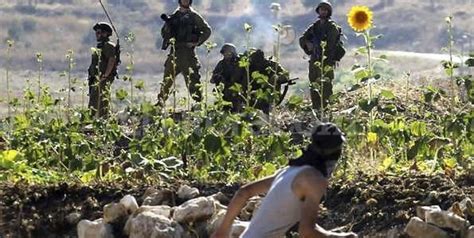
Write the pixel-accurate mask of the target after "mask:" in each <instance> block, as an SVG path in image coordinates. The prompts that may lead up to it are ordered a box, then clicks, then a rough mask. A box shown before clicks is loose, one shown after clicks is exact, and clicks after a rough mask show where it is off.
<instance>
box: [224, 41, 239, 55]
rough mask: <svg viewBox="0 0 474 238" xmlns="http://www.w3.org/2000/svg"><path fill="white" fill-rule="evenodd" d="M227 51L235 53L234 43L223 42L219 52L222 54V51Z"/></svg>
mask: <svg viewBox="0 0 474 238" xmlns="http://www.w3.org/2000/svg"><path fill="white" fill-rule="evenodd" d="M227 51H230V52H232V54H234V55H237V49H236V48H235V45H234V44H231V43H225V44H224V45H223V46H222V48H221V51H220V53H221V54H224V52H227Z"/></svg>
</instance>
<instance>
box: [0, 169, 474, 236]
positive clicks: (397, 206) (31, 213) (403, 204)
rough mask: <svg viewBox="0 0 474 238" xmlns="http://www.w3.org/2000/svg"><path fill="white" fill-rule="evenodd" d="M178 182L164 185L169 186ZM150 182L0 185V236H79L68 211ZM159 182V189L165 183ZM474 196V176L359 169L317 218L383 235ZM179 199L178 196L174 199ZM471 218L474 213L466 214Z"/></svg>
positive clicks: (88, 215) (207, 191) (208, 189)
mask: <svg viewBox="0 0 474 238" xmlns="http://www.w3.org/2000/svg"><path fill="white" fill-rule="evenodd" d="M179 185H180V183H176V184H175V185H170V186H167V188H169V189H171V190H172V191H177V189H176V187H177V186H179ZM193 186H195V187H197V188H199V189H200V191H201V193H202V195H211V194H214V193H217V192H218V191H221V192H223V193H224V194H225V195H226V196H227V197H229V198H230V197H231V196H232V195H233V193H234V192H235V191H236V190H237V188H238V187H239V185H233V186H225V185H223V184H194V185H193ZM150 187H153V186H149V185H133V184H119V183H114V184H108V183H102V184H97V185H92V186H78V185H67V184H61V185H55V186H26V185H21V184H17V185H12V184H3V185H0V198H1V199H0V200H1V201H0V218H1V220H0V237H1V238H4V237H5V238H6V237H47V238H50V237H51V238H53V237H77V236H76V226H75V225H72V224H69V223H68V222H67V219H66V216H67V215H68V214H70V213H72V212H78V213H80V214H81V219H89V220H93V219H96V218H100V217H101V216H102V207H103V206H104V205H105V204H107V203H110V202H118V200H120V199H121V198H122V197H123V196H124V195H127V194H131V195H134V196H135V197H136V198H137V200H138V203H139V204H140V203H141V202H142V201H143V199H142V195H143V194H144V192H145V190H146V189H147V188H150ZM164 188H165V187H160V188H159V189H164ZM473 196H474V176H473V175H471V176H462V177H459V178H456V179H453V180H452V179H450V178H448V177H446V176H444V175H436V176H421V175H410V176H403V177H392V176H366V175H360V176H359V177H357V178H355V179H353V180H352V181H344V180H343V179H337V180H335V181H332V185H331V188H330V190H329V191H328V194H327V198H326V200H325V202H324V205H323V207H322V210H321V211H322V212H321V216H320V222H319V223H320V224H321V225H322V226H323V227H325V228H327V229H337V230H345V231H347V230H352V231H354V232H357V233H358V234H359V235H364V237H367V236H368V235H370V236H372V237H373V236H377V235H379V237H383V236H384V235H383V234H386V232H387V231H389V230H391V229H393V228H395V229H396V228H399V229H402V228H403V227H404V225H406V224H407V222H408V220H409V218H410V217H412V216H414V215H415V210H416V206H417V205H434V204H436V205H440V206H441V208H442V209H448V208H449V207H450V206H451V204H453V203H454V202H456V201H461V200H463V199H464V198H466V197H471V198H473ZM181 202H183V201H176V203H177V204H179V203H181ZM470 221H471V223H472V222H473V221H474V219H473V218H472V217H471V218H470Z"/></svg>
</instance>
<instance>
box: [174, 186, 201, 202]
mask: <svg viewBox="0 0 474 238" xmlns="http://www.w3.org/2000/svg"><path fill="white" fill-rule="evenodd" d="M197 196H199V189H197V188H191V187H189V186H188V185H183V186H181V187H179V189H178V198H180V199H183V200H189V199H193V198H195V197H197Z"/></svg>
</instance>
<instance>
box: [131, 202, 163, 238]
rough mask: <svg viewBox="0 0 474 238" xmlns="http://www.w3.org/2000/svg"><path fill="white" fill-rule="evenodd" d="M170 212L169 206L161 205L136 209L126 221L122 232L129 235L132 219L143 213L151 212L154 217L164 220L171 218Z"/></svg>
mask: <svg viewBox="0 0 474 238" xmlns="http://www.w3.org/2000/svg"><path fill="white" fill-rule="evenodd" d="M171 210H172V208H171V207H170V206H166V205H162V206H141V207H140V208H138V210H136V211H135V213H133V215H132V216H130V217H129V218H128V220H127V223H125V227H124V231H125V234H127V235H130V229H131V222H132V220H133V219H134V218H136V217H137V216H138V215H140V214H141V213H144V212H151V213H154V214H155V215H160V216H163V217H166V218H170V217H171Z"/></svg>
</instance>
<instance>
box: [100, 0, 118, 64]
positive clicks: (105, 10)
mask: <svg viewBox="0 0 474 238" xmlns="http://www.w3.org/2000/svg"><path fill="white" fill-rule="evenodd" d="M99 3H100V5H101V6H102V9H103V10H104V13H105V16H107V19H109V23H110V25H111V26H112V29H113V30H114V33H115V35H116V36H117V44H116V45H115V57H116V58H117V65H120V63H122V60H121V59H120V51H121V50H120V37H119V34H118V33H117V29H116V28H115V25H114V23H113V22H112V18H110V15H109V13H108V12H107V9H106V8H105V6H104V4H103V3H102V0H99Z"/></svg>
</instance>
